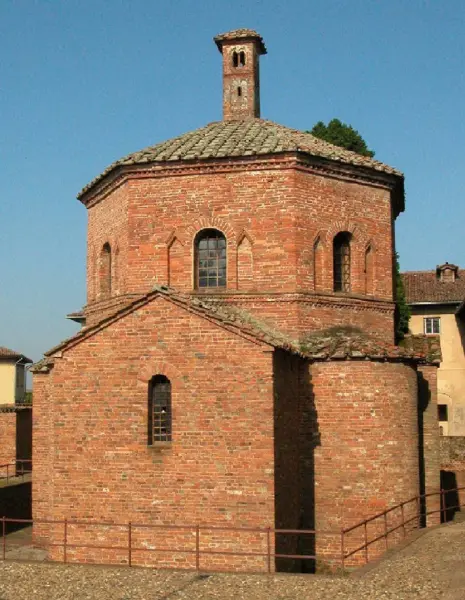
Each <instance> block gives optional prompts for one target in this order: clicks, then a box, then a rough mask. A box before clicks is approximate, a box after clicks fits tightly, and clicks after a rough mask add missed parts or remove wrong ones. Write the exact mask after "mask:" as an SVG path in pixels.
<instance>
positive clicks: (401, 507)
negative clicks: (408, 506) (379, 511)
mask: <svg viewBox="0 0 465 600" xmlns="http://www.w3.org/2000/svg"><path fill="white" fill-rule="evenodd" d="M400 511H401V518H402V531H403V532H404V538H405V536H406V533H405V514H404V503H403V502H402V504H401V505H400Z"/></svg>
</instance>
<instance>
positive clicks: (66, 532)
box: [63, 519, 68, 564]
mask: <svg viewBox="0 0 465 600" xmlns="http://www.w3.org/2000/svg"><path fill="white" fill-rule="evenodd" d="M67 543H68V519H65V521H64V530H63V562H64V563H65V564H66V561H67V558H68V557H67V553H66V544H67Z"/></svg>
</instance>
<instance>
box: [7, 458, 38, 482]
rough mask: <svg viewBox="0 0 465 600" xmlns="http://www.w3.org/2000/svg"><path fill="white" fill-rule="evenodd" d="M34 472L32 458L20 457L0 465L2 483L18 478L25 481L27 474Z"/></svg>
mask: <svg viewBox="0 0 465 600" xmlns="http://www.w3.org/2000/svg"><path fill="white" fill-rule="evenodd" d="M31 473H32V460H30V459H18V460H14V461H12V462H10V463H6V464H3V465H0V483H2V482H6V483H9V482H10V481H11V480H15V481H17V480H18V478H19V479H21V480H22V481H24V479H25V478H26V476H27V475H30V474H31Z"/></svg>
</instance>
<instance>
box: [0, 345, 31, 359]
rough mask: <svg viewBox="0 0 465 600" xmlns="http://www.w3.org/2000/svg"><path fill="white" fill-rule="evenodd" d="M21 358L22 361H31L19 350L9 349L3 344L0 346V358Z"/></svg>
mask: <svg viewBox="0 0 465 600" xmlns="http://www.w3.org/2000/svg"><path fill="white" fill-rule="evenodd" d="M20 358H22V359H23V362H27V363H31V362H32V360H31V359H30V358H27V356H24V354H21V352H16V351H15V350H10V349H9V348H5V347H4V346H0V360H3V359H6V360H7V359H11V360H19V359H20Z"/></svg>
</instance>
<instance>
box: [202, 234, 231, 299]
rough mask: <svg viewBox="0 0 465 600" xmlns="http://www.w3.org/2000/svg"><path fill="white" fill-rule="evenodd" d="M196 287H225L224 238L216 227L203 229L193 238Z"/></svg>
mask: <svg viewBox="0 0 465 600" xmlns="http://www.w3.org/2000/svg"><path fill="white" fill-rule="evenodd" d="M195 276H196V287H198V288H202V289H203V288H219V287H226V238H225V236H224V235H223V234H222V233H221V231H218V229H203V230H202V231H200V232H199V233H198V234H197V236H196V238H195Z"/></svg>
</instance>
